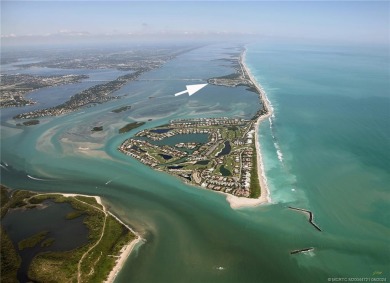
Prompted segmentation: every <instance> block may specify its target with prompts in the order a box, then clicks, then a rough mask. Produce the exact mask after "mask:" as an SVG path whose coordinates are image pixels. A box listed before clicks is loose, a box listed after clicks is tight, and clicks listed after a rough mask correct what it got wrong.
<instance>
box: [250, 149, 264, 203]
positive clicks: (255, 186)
mask: <svg viewBox="0 0 390 283" xmlns="http://www.w3.org/2000/svg"><path fill="white" fill-rule="evenodd" d="M252 164H253V166H252V170H251V184H250V197H251V198H258V197H260V193H261V188H260V183H259V176H258V174H257V166H258V164H257V152H256V148H255V147H254V148H253V156H252Z"/></svg>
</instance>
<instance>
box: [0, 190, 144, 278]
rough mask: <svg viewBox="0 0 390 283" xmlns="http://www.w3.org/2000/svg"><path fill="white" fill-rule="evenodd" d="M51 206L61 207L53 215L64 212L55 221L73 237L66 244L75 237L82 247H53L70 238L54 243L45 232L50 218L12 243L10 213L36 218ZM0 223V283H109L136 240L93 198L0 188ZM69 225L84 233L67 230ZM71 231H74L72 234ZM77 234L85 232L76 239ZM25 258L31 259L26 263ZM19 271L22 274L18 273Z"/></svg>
mask: <svg viewBox="0 0 390 283" xmlns="http://www.w3.org/2000/svg"><path fill="white" fill-rule="evenodd" d="M55 206H61V207H59V208H58V209H62V210H59V211H65V210H66V211H69V212H68V213H66V214H65V215H64V216H63V218H62V220H61V221H62V222H63V223H65V224H63V225H65V226H66V225H70V226H69V227H68V228H69V229H68V230H70V231H69V232H70V233H71V234H70V237H71V238H70V239H72V237H77V238H74V239H73V240H71V242H72V241H73V242H75V243H77V242H79V241H80V238H81V241H84V242H83V244H81V245H77V246H75V247H73V248H72V249H67V250H63V249H61V248H58V247H61V246H62V245H61V244H62V243H59V242H58V241H60V242H61V241H69V240H70V239H69V237H68V238H66V239H65V238H61V239H60V238H58V237H59V236H58V235H57V233H56V231H52V230H51V228H50V227H51V226H50V221H53V220H51V219H52V216H50V218H47V219H46V220H44V219H42V221H44V222H46V223H48V224H49V225H47V226H48V227H49V228H47V229H44V230H42V231H37V232H35V233H33V234H28V233H27V234H26V235H25V237H24V238H23V239H22V240H19V241H18V242H15V235H14V233H11V232H12V228H10V225H9V223H8V221H10V220H9V219H7V217H9V216H8V215H10V213H11V212H12V213H11V214H12V215H13V217H15V215H16V216H18V213H19V214H21V213H22V214H23V215H22V216H20V217H25V215H26V213H27V215H28V214H29V213H30V212H31V213H33V212H34V211H35V212H34V213H37V210H38V211H40V210H42V211H43V213H45V212H44V211H45V210H46V209H48V207H55ZM58 209H57V210H56V211H58ZM64 209H65V210H64ZM46 216H47V215H46ZM59 216H61V215H59ZM1 220H2V225H1V275H2V281H4V282H18V281H25V280H33V281H36V282H113V280H114V279H115V276H116V274H117V273H118V272H119V270H120V268H121V266H122V265H123V262H124V260H125V259H126V258H127V257H128V255H129V254H130V252H131V250H132V249H133V248H134V246H135V245H136V244H137V243H138V242H139V241H140V240H141V238H140V236H139V235H137V234H136V233H135V232H134V231H132V230H131V228H130V227H128V226H127V225H125V224H124V223H123V222H121V221H120V220H119V219H118V218H117V217H116V216H114V215H113V214H112V213H110V212H109V211H107V209H106V207H105V206H104V205H103V204H102V202H101V199H100V198H99V197H93V196H85V195H76V194H60V193H35V192H30V191H23V190H10V189H8V188H6V187H4V186H1ZM13 220H14V219H13ZM74 221H76V222H78V223H79V224H81V225H82V226H84V228H83V229H81V230H80V229H78V230H77V229H76V230H72V229H74V227H72V226H71V225H74V223H75V222H74ZM18 223H19V222H15V221H13V222H12V225H11V226H15V225H22V224H20V223H19V224H18ZM72 223H73V224H72ZM72 231H75V232H76V231H78V232H77V233H76V234H74V232H72ZM80 231H85V233H81V234H80ZM11 235H13V236H12V237H11ZM84 238H85V239H84ZM56 244H57V246H56ZM26 255H29V256H30V257H31V255H33V258H32V260H31V259H30V260H29V256H26ZM23 266H24V268H26V269H27V270H23Z"/></svg>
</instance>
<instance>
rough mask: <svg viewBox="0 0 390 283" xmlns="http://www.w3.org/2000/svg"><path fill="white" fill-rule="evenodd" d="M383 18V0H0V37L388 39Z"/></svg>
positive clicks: (388, 6)
mask: <svg viewBox="0 0 390 283" xmlns="http://www.w3.org/2000/svg"><path fill="white" fill-rule="evenodd" d="M389 18H390V2H389V1H378V2H376V1H280V2H279V1H248V2H246V1H213V2H209V1H196V2H194V1H180V2H179V1H1V38H2V44H5V43H8V42H18V40H20V39H23V38H24V39H26V38H28V40H30V41H33V40H42V39H43V38H44V39H45V40H50V38H53V39H56V40H59V39H61V38H63V39H65V38H78V39H80V38H96V37H101V38H104V37H105V36H123V37H127V38H132V37H134V38H136V37H140V36H141V37H142V36H150V37H155V38H164V37H169V36H178V37H184V38H185V37H189V38H196V37H197V36H198V37H201V36H203V37H205V36H206V37H207V36H209V37H214V38H215V37H228V36H239V35H241V36H244V35H245V36H253V37H258V38H261V37H271V38H272V37H274V38H286V39H295V40H299V39H302V40H323V41H331V42H362V43H381V44H389V33H390V24H389V21H390V19H389ZM20 42H23V41H20Z"/></svg>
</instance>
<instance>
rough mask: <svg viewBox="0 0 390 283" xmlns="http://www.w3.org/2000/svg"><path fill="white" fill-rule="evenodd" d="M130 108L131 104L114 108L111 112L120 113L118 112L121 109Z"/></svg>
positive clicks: (121, 110)
mask: <svg viewBox="0 0 390 283" xmlns="http://www.w3.org/2000/svg"><path fill="white" fill-rule="evenodd" d="M130 109H131V105H126V106H123V107H120V108H117V109H114V110H112V111H111V112H114V113H120V112H123V111H126V110H130Z"/></svg>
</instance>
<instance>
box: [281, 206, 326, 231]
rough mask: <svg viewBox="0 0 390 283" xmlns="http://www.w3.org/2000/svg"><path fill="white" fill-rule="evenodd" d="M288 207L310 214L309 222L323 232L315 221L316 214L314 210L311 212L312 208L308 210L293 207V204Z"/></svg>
mask: <svg viewBox="0 0 390 283" xmlns="http://www.w3.org/2000/svg"><path fill="white" fill-rule="evenodd" d="M288 208H289V209H292V210H297V211H301V212H303V213H305V214H307V215H308V216H309V223H310V224H311V225H313V226H314V228H316V229H317V230H318V231H320V232H322V230H321V228H320V227H319V226H318V225H317V224H316V223H315V222H314V214H313V212H311V211H310V210H306V209H303V208H298V207H292V206H289V207H288Z"/></svg>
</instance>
